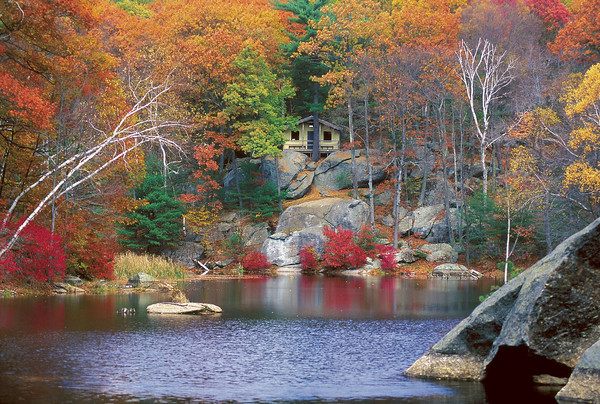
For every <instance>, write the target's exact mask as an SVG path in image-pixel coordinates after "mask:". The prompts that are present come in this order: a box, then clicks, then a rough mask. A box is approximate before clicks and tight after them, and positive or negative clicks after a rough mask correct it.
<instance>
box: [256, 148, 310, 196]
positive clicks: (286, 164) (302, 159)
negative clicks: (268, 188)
mask: <svg viewBox="0 0 600 404" xmlns="http://www.w3.org/2000/svg"><path fill="white" fill-rule="evenodd" d="M282 153H283V156H282V157H280V158H279V159H278V160H279V161H278V167H279V183H280V185H281V189H287V188H288V187H289V186H290V184H291V183H292V181H293V180H294V179H296V178H297V177H298V174H300V173H301V172H303V171H304V170H306V164H307V163H308V162H309V157H308V156H307V155H305V154H303V153H298V152H297V151H293V150H284V151H283V152H282ZM259 161H260V160H259ZM263 171H264V172H265V173H266V175H265V177H266V179H267V180H270V181H273V184H277V171H275V159H274V158H273V157H266V158H265V159H264V161H263Z"/></svg>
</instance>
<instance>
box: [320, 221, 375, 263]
mask: <svg viewBox="0 0 600 404" xmlns="http://www.w3.org/2000/svg"><path fill="white" fill-rule="evenodd" d="M323 234H324V235H325V237H327V241H326V242H325V251H324V253H323V259H324V261H325V264H326V265H327V266H329V267H332V268H359V267H361V266H363V265H364V264H365V262H366V261H367V254H366V253H365V251H364V250H363V249H362V248H361V247H359V246H357V245H356V244H355V243H354V232H353V231H352V230H348V229H344V228H342V227H338V228H337V229H331V228H329V227H325V228H324V229H323Z"/></svg>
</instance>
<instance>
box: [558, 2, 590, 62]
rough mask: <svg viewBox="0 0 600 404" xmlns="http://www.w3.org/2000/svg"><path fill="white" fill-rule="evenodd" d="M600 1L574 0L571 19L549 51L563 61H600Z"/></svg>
mask: <svg viewBox="0 0 600 404" xmlns="http://www.w3.org/2000/svg"><path fill="white" fill-rule="evenodd" d="M598 10H600V0H575V1H574V2H573V5H572V11H573V17H572V19H571V20H570V21H569V22H568V23H567V24H566V25H565V26H564V28H562V29H561V30H560V31H559V32H558V35H557V37H556V40H555V41H554V43H552V44H549V47H550V49H551V50H552V51H553V52H554V53H556V54H558V55H560V56H561V57H562V58H563V59H565V60H583V61H598V60H600V19H599V18H598Z"/></svg>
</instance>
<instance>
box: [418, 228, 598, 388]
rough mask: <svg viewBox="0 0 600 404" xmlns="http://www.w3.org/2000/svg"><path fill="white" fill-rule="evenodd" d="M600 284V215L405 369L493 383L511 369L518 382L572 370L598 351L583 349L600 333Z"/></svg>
mask: <svg viewBox="0 0 600 404" xmlns="http://www.w3.org/2000/svg"><path fill="white" fill-rule="evenodd" d="M599 284H600V219H597V220H596V221H595V222H593V223H592V224H590V225H589V226H588V227H586V228H585V229H583V230H582V231H580V232H579V233H576V234H575V235H573V236H571V237H570V238H569V239H567V240H566V241H564V242H563V243H562V244H560V245H559V246H558V247H557V248H556V249H555V250H554V251H553V252H552V253H551V254H549V255H548V256H546V257H545V258H544V259H542V260H540V261H539V262H537V263H536V264H535V265H534V266H532V267H531V268H530V269H529V270H527V271H525V272H524V273H522V274H521V275H519V276H518V277H517V278H515V279H513V280H512V281H511V282H509V283H508V284H506V285H504V286H503V287H502V288H500V289H499V290H498V291H496V292H495V293H494V294H493V295H492V296H491V297H490V298H488V299H487V300H486V301H485V302H483V303H482V304H481V305H479V306H478V307H477V308H476V309H475V310H474V311H473V313H472V314H471V315H470V316H469V317H468V318H466V319H465V320H463V321H462V322H461V323H460V324H459V325H458V326H457V327H455V328H454V329H453V330H452V331H451V332H450V333H448V334H447V335H446V336H445V337H444V338H442V340H440V341H439V342H438V343H437V344H436V345H434V346H433V347H432V348H431V349H430V350H429V352H428V353H426V354H425V355H423V357H421V358H420V359H419V360H417V362H415V363H414V364H413V365H412V366H411V367H410V368H409V369H408V370H407V371H406V374H407V375H409V376H417V377H426V378H440V379H463V380H484V381H486V382H488V383H492V384H493V383H495V382H500V381H501V380H503V379H504V378H505V377H506V375H507V374H510V375H511V381H512V380H519V381H527V380H532V378H533V376H535V375H540V374H549V375H552V376H556V377H568V376H569V375H570V374H571V372H572V370H573V369H574V368H575V369H577V367H576V366H580V365H578V363H579V362H580V361H581V360H582V359H585V358H586V357H588V356H589V357H595V356H594V354H592V353H590V354H589V355H587V356H586V355H585V354H584V353H586V350H588V349H590V347H591V346H592V345H594V344H595V343H596V342H597V341H598V340H599V339H600V288H598V285H599ZM596 345H598V344H596ZM588 362H590V363H596V364H598V361H595V362H594V361H591V360H590V361H587V362H586V363H585V364H583V365H581V366H580V368H581V369H585V371H583V370H582V371H580V372H579V374H584V375H588V374H590V370H589V366H587V363H588ZM586 366H587V367H586ZM597 371H598V366H596V372H597ZM576 375H577V372H575V373H574V374H573V376H576ZM598 383H600V379H596V384H595V387H590V389H591V390H590V391H593V390H594V389H596V390H595V391H596V392H597V391H598ZM568 392H569V390H568V389H567V390H566V391H565V392H564V393H561V394H565V395H567V394H569V393H568ZM565 397H566V396H565Z"/></svg>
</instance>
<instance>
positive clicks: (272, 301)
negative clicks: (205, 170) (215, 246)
mask: <svg viewBox="0 0 600 404" xmlns="http://www.w3.org/2000/svg"><path fill="white" fill-rule="evenodd" d="M491 285H492V283H491V281H490V280H488V279H484V280H481V281H479V282H471V281H463V282H458V281H446V280H415V279H398V278H359V277H347V278H343V277H333V278H326V277H319V276H289V277H283V276H280V277H275V278H261V279H252V280H243V281H242V280H236V281H227V282H199V283H198V284H196V285H195V284H191V285H189V286H188V288H187V289H186V293H188V294H189V295H190V296H191V297H192V299H193V300H202V299H204V301H210V302H218V303H217V304H220V305H222V306H223V308H224V309H225V308H226V309H227V310H225V311H226V312H227V313H231V312H232V311H234V312H236V313H237V312H238V311H242V312H252V313H257V312H259V313H261V315H264V314H268V313H272V314H275V315H278V316H281V315H282V316H308V317H315V316H317V317H329V318H331V317H334V318H338V317H341V318H348V317H352V318H398V317H446V318H464V317H466V316H467V315H468V314H469V313H470V312H471V311H472V310H473V308H474V307H475V306H476V305H477V304H478V303H479V296H480V295H482V294H484V293H487V291H489V288H490V286H491Z"/></svg>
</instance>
